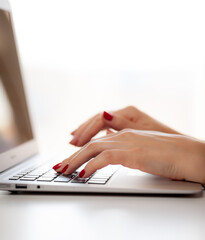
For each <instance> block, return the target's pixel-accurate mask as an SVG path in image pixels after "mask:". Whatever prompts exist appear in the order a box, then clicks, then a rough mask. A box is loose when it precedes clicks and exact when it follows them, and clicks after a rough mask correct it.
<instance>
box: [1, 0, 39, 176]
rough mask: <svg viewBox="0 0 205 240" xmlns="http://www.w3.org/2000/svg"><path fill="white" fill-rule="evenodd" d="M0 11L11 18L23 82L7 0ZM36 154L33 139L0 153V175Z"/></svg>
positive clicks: (2, 2) (3, 2)
mask: <svg viewBox="0 0 205 240" xmlns="http://www.w3.org/2000/svg"><path fill="white" fill-rule="evenodd" d="M0 9H1V10H3V11H7V12H8V13H9V14H10V17H11V25H12V30H13V35H14V40H15V46H16V51H17V57H18V61H19V67H20V72H21V77H22V81H23V74H22V70H21V63H20V59H19V54H18V48H17V44H16V38H15V31H14V25H13V20H12V14H11V8H10V6H9V3H8V1H7V0H0ZM24 93H25V88H24ZM25 99H26V93H25ZM27 106H28V104H27ZM28 112H29V109H28ZM29 116H30V114H29ZM31 128H32V124H31ZM32 130H33V128H32ZM37 152H38V148H37V143H36V140H35V138H34V137H33V138H32V139H31V140H29V141H27V142H25V143H23V144H21V145H19V146H17V147H14V148H12V149H10V150H8V151H6V152H3V153H1V154H0V173H1V172H3V171H5V170H7V169H9V168H11V167H13V166H15V165H17V164H19V163H21V162H23V161H25V160H26V159H28V158H29V157H31V156H33V155H35V154H36V153H37Z"/></svg>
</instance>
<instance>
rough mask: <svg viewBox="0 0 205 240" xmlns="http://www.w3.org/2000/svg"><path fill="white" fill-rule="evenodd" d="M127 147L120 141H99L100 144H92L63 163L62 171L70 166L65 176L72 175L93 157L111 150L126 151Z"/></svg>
mask: <svg viewBox="0 0 205 240" xmlns="http://www.w3.org/2000/svg"><path fill="white" fill-rule="evenodd" d="M126 147H127V144H126V143H123V142H118V141H108V140H107V141H99V142H92V143H89V144H87V145H86V146H85V147H83V148H82V149H81V150H79V151H78V153H76V154H74V155H73V156H71V157H70V158H69V159H66V160H64V161H63V165H62V167H61V169H62V168H63V167H64V166H66V164H68V165H69V167H68V168H67V169H66V171H65V172H64V173H65V174H70V173H72V172H74V171H75V170H76V169H78V168H79V167H80V166H81V165H82V164H84V163H85V162H87V161H89V160H90V159H92V158H93V157H96V156H97V155H98V154H100V153H101V152H103V151H105V150H109V149H124V148H126Z"/></svg>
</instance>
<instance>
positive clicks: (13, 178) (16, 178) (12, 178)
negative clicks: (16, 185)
mask: <svg viewBox="0 0 205 240" xmlns="http://www.w3.org/2000/svg"><path fill="white" fill-rule="evenodd" d="M18 179H19V177H15V176H14V177H11V178H9V180H18Z"/></svg>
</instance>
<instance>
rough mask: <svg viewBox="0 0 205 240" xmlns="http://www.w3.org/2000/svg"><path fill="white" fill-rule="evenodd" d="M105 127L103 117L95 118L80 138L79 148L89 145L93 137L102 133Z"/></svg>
mask: <svg viewBox="0 0 205 240" xmlns="http://www.w3.org/2000/svg"><path fill="white" fill-rule="evenodd" d="M104 127H105V123H104V122H103V121H102V119H101V116H100V115H99V116H98V117H97V118H95V119H94V120H93V121H92V122H91V123H90V124H89V125H88V126H87V127H86V128H85V129H83V131H82V132H81V135H79V137H78V143H77V146H83V145H84V144H86V143H88V142H89V141H90V140H91V138H92V137H94V136H95V135H96V134H97V133H98V132H100V131H101V130H102V129H103V128H104Z"/></svg>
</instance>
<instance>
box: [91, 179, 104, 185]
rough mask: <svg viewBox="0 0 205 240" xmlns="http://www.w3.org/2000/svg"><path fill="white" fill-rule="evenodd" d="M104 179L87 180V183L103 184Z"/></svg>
mask: <svg viewBox="0 0 205 240" xmlns="http://www.w3.org/2000/svg"><path fill="white" fill-rule="evenodd" d="M106 182H107V181H106V180H89V181H88V184H105V183H106Z"/></svg>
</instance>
